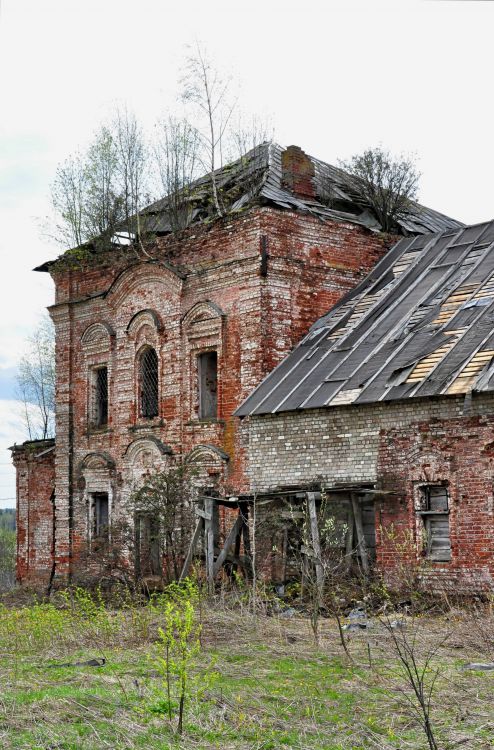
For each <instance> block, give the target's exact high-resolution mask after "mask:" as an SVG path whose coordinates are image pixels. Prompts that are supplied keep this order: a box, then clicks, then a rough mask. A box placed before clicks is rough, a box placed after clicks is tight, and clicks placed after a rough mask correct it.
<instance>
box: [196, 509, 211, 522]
mask: <svg viewBox="0 0 494 750" xmlns="http://www.w3.org/2000/svg"><path fill="white" fill-rule="evenodd" d="M194 513H195V514H196V516H199V517H200V518H204V520H205V521H212V519H213V517H212V515H211V514H210V513H206V511H205V510H203V509H202V508H196V509H195V511H194Z"/></svg>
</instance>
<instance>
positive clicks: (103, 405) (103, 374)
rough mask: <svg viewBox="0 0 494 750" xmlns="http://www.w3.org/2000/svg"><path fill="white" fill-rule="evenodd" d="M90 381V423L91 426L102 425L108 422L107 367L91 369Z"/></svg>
mask: <svg viewBox="0 0 494 750" xmlns="http://www.w3.org/2000/svg"><path fill="white" fill-rule="evenodd" d="M92 381H93V384H92V385H93V388H92V390H93V403H92V415H91V423H92V425H93V427H104V426H105V425H106V424H108V368H107V367H98V368H97V369H95V370H93V375H92Z"/></svg>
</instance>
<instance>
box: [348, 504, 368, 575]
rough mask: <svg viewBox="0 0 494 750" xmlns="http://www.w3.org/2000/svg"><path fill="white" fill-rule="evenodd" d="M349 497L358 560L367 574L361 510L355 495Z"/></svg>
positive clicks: (366, 556) (366, 555)
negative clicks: (358, 553)
mask: <svg viewBox="0 0 494 750" xmlns="http://www.w3.org/2000/svg"><path fill="white" fill-rule="evenodd" d="M350 497H351V500H352V509H353V517H354V519H355V528H356V530H357V540H358V548H359V552H360V560H361V563H362V568H363V570H364V573H368V572H369V556H368V554H367V546H366V544H365V536H364V526H363V523H362V510H361V508H360V505H359V502H358V500H357V497H356V495H355V493H353V492H351V493H350Z"/></svg>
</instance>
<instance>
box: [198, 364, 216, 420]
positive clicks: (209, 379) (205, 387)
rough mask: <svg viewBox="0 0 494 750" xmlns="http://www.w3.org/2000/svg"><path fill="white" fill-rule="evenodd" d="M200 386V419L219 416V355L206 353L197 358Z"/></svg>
mask: <svg viewBox="0 0 494 750" xmlns="http://www.w3.org/2000/svg"><path fill="white" fill-rule="evenodd" d="M197 370H198V381H199V383H198V385H199V419H216V418H217V416H218V355H217V354H216V352H204V354H199V356H198V358H197Z"/></svg>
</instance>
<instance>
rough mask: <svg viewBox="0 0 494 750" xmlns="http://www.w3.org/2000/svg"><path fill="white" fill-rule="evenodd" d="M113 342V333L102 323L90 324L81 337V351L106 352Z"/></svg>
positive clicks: (110, 328)
mask: <svg viewBox="0 0 494 750" xmlns="http://www.w3.org/2000/svg"><path fill="white" fill-rule="evenodd" d="M114 340H115V331H114V330H113V328H112V327H111V326H110V325H109V324H108V323H105V322H103V321H101V322H98V323H92V324H91V325H90V326H88V327H87V328H86V330H85V331H84V333H83V334H82V336H81V347H82V349H83V351H85V352H90V351H106V350H108V349H110V348H111V346H112V345H113V342H114Z"/></svg>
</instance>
